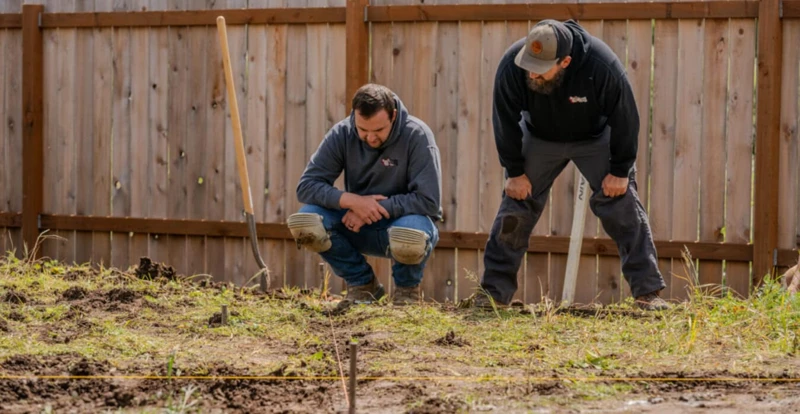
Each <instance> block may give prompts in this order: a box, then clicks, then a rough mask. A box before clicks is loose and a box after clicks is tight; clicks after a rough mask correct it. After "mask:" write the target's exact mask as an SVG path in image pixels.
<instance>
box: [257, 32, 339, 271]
mask: <svg viewBox="0 0 800 414" xmlns="http://www.w3.org/2000/svg"><path fill="white" fill-rule="evenodd" d="M286 30H287V26H286V25H278V26H270V27H269V29H268V32H267V34H268V36H269V43H268V45H269V46H268V47H269V57H268V58H267V91H268V93H267V131H268V136H269V138H268V141H269V142H268V160H267V170H268V172H267V174H268V176H267V185H268V189H269V194H268V197H267V203H266V205H267V209H266V214H265V217H266V220H267V221H268V222H273V223H274V222H281V223H283V222H285V221H286V218H287V216H288V214H287V212H286V205H287V198H291V197H292V196H294V194H293V193H291V192H290V188H289V187H288V186H287V183H286V180H285V178H284V171H286V114H285V112H284V108H285V105H286V94H285V88H286V70H287V68H286V53H287V51H286V45H287V43H286ZM289 248H294V243H293V242H286V243H284V242H283V241H268V242H267V244H266V255H267V256H266V257H265V258H264V260H266V263H267V266H268V267H269V268H270V271H271V272H272V282H273V284H274V285H277V286H280V285H283V284H284V283H285V276H286V263H285V250H284V249H289ZM331 280H332V281H333V280H336V281H338V282H339V283H340V286H341V279H340V278H338V277H336V276H333V277H332V278H331Z"/></svg>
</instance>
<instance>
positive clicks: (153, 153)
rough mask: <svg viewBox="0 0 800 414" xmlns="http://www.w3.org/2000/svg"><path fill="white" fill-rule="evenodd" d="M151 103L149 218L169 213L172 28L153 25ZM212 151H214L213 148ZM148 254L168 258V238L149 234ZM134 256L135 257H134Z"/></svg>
mask: <svg viewBox="0 0 800 414" xmlns="http://www.w3.org/2000/svg"><path fill="white" fill-rule="evenodd" d="M166 7H167V4H166V3H165V2H163V1H159V0H151V1H150V7H149V9H148V10H161V9H164V8H166ZM147 33H148V53H149V55H150V56H149V59H148V65H147V67H148V88H147V90H148V96H147V100H148V104H147V108H148V109H147V112H148V117H147V142H148V150H147V151H148V152H147V154H148V159H149V164H148V169H147V175H146V177H147V185H146V187H145V191H146V195H145V197H146V198H147V202H148V206H147V213H148V217H154V218H167V217H168V216H169V211H168V203H169V199H168V197H169V195H168V194H169V192H168V191H169V177H168V172H169V163H170V156H169V116H168V114H169V109H168V106H167V102H168V92H169V74H170V72H171V66H170V63H171V62H170V48H169V42H170V36H169V35H170V29H169V28H166V27H151V28H149V29H148V32H147ZM208 151H209V152H212V153H213V152H215V151H212V150H211V149H210V148H209V149H208ZM147 250H148V253H149V256H150V258H151V259H153V260H155V261H157V262H167V261H168V260H169V251H168V237H164V236H163V235H159V234H157V233H153V234H149V235H148V247H147ZM134 259H135V258H134Z"/></svg>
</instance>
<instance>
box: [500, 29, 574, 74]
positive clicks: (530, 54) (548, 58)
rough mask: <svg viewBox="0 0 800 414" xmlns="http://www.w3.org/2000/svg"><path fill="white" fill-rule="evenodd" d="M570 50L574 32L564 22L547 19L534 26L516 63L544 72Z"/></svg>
mask: <svg viewBox="0 0 800 414" xmlns="http://www.w3.org/2000/svg"><path fill="white" fill-rule="evenodd" d="M570 52H572V32H571V31H570V30H569V29H568V28H567V26H565V25H564V23H561V22H559V21H557V20H552V19H547V20H542V21H540V22H539V23H536V25H535V26H533V29H531V31H530V33H528V37H527V38H526V39H525V45H524V46H523V47H522V50H520V51H519V53H517V57H516V58H515V59H514V63H516V64H517V66H519V67H521V68H522V69H525V70H527V71H528V72H532V73H535V74H542V73H545V72H547V71H548V70H550V69H551V68H552V67H553V65H555V64H556V62H557V61H558V59H561V58H563V57H565V56H568V55H569V54H570Z"/></svg>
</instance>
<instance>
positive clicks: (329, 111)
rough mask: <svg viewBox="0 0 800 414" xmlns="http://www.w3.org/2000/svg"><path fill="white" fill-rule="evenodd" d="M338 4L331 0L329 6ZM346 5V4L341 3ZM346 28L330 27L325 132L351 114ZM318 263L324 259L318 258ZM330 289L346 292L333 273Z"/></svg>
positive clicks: (340, 185) (341, 179)
mask: <svg viewBox="0 0 800 414" xmlns="http://www.w3.org/2000/svg"><path fill="white" fill-rule="evenodd" d="M333 3H337V1H335V0H331V1H330V2H329V4H333ZM341 3H344V2H341ZM346 32H347V30H346V26H345V25H343V24H330V25H328V33H329V34H328V39H329V42H328V56H327V63H326V67H327V73H326V79H327V90H326V97H325V100H326V104H325V115H326V117H325V118H326V122H325V132H327V130H328V129H329V128H331V127H332V126H333V125H334V124H336V123H337V122H339V121H340V120H341V119H342V118H344V117H346V116H347V115H348V114H349V110H348V108H349V99H348V98H349V97H346V96H345V94H346V93H347V91H346V85H347V70H346V64H347V62H346V58H347V51H346V44H347V41H346ZM334 185H335V186H336V187H337V188H340V189H343V188H344V175H340V176H339V178H338V179H337V180H336V181H335V182H334ZM317 260H318V261H322V258H320V257H319V256H317ZM331 276H332V277H330V279H329V282H328V288H329V292H332V293H335V294H339V293H341V292H342V290H344V283H343V281H342V279H341V278H339V277H336V276H333V275H332V273H331Z"/></svg>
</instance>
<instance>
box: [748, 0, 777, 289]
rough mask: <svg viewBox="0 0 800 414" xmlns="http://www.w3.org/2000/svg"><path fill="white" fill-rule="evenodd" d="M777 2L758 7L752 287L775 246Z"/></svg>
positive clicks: (767, 270) (768, 267)
mask: <svg viewBox="0 0 800 414" xmlns="http://www.w3.org/2000/svg"><path fill="white" fill-rule="evenodd" d="M780 7H781V2H780V0H761V1H759V5H758V62H757V63H758V78H757V79H758V99H757V106H758V107H757V112H756V165H755V194H754V198H755V199H754V203H755V205H754V211H753V217H754V218H753V284H752V288H756V287H758V286H759V285H760V284H761V281H762V279H763V278H764V275H765V274H767V273H771V272H772V269H773V266H772V252H773V250H774V249H775V248H776V247H778V195H779V190H780V188H779V182H778V177H779V168H778V167H779V166H778V160H779V151H780V139H779V138H780V116H781V60H782V53H783V43H782V42H783V26H782V24H781V16H780Z"/></svg>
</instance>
